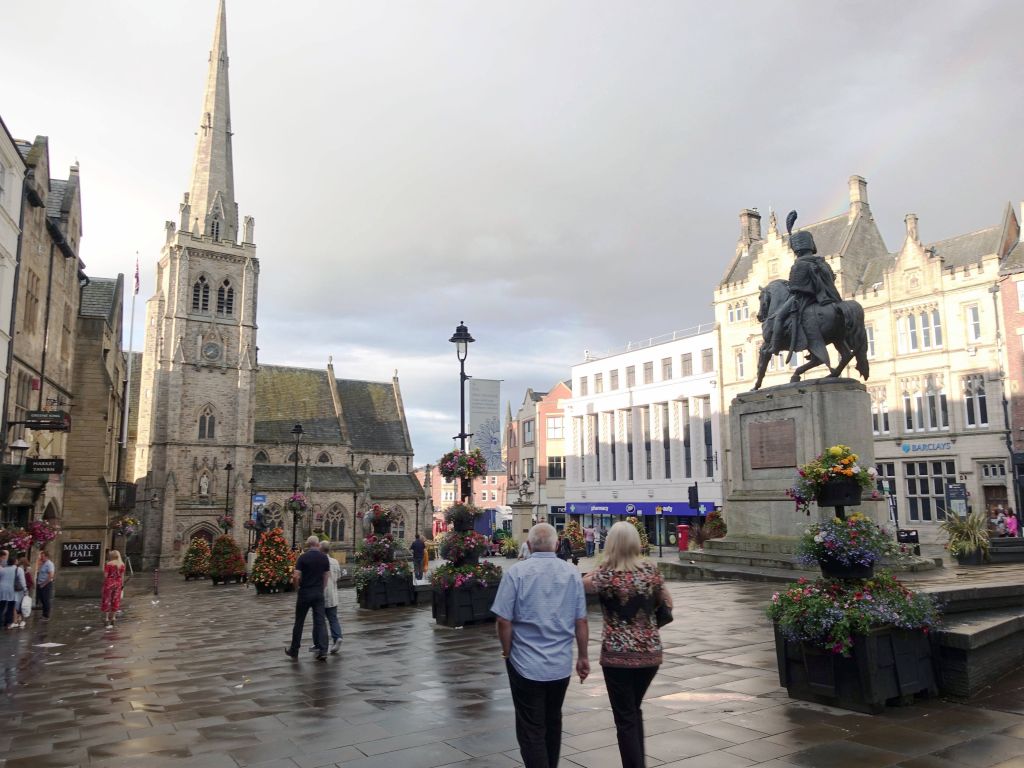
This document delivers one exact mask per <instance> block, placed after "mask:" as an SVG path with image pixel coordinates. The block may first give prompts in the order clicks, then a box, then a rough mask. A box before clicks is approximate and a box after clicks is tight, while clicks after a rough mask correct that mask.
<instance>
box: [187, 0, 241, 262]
mask: <svg viewBox="0 0 1024 768" xmlns="http://www.w3.org/2000/svg"><path fill="white" fill-rule="evenodd" d="M226 15H227V14H226V10H225V7H224V0H220V4H219V7H218V9H217V23H216V24H215V25H214V28H213V46H212V48H211V49H210V70H209V73H208V74H207V77H206V93H205V95H204V96H203V111H202V113H201V114H200V117H199V130H198V131H197V133H196V154H195V160H194V161H193V163H192V190H191V193H190V195H189V200H188V201H187V203H188V205H189V207H190V209H191V216H192V221H191V222H190V226H189V229H190V230H191V231H192V232H193V234H201V235H205V236H207V237H213V238H214V239H217V240H228V241H230V242H235V241H237V239H238V205H237V204H236V203H235V175H234V168H233V165H232V159H231V103H230V98H229V94H228V29H227V19H226Z"/></svg>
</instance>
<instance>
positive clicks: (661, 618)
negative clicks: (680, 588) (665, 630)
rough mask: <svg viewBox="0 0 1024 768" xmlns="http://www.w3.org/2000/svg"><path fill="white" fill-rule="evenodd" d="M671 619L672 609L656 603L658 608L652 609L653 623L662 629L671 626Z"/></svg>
mask: <svg viewBox="0 0 1024 768" xmlns="http://www.w3.org/2000/svg"><path fill="white" fill-rule="evenodd" d="M673 618H674V617H673V616H672V609H671V608H669V607H668V606H667V605H666V604H665V603H658V607H657V608H655V609H654V621H655V623H656V624H657V625H658V627H664V626H665V625H666V624H671V623H672V619H673Z"/></svg>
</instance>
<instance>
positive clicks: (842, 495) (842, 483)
mask: <svg viewBox="0 0 1024 768" xmlns="http://www.w3.org/2000/svg"><path fill="white" fill-rule="evenodd" d="M861 490H862V488H861V484H860V483H859V482H857V479H856V478H854V477H847V478H843V479H842V480H832V481H830V482H828V483H825V485H823V486H822V488H821V490H820V491H818V497H817V501H818V506H819V507H856V506H859V505H860V499H861Z"/></svg>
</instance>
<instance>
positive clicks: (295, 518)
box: [292, 424, 302, 549]
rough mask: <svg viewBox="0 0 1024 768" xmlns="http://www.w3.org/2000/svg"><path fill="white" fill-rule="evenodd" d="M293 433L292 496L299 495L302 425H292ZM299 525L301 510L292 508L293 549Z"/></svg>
mask: <svg viewBox="0 0 1024 768" xmlns="http://www.w3.org/2000/svg"><path fill="white" fill-rule="evenodd" d="M292 434H293V435H295V475H294V476H293V479H292V497H293V498H294V497H295V496H298V495H299V440H300V439H302V425H301V424H296V425H295V426H294V427H292ZM298 527H299V510H297V509H293V510H292V549H298V544H297V543H296V541H295V535H296V531H297V529H298Z"/></svg>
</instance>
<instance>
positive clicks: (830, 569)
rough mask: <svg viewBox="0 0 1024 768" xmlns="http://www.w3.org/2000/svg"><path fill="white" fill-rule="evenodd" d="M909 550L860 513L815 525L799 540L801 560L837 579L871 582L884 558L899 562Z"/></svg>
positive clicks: (892, 535) (885, 529) (797, 554)
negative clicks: (868, 579) (868, 580)
mask: <svg viewBox="0 0 1024 768" xmlns="http://www.w3.org/2000/svg"><path fill="white" fill-rule="evenodd" d="M905 554H906V547H905V546H901V545H900V544H897V543H896V538H895V534H894V533H893V531H892V530H891V529H890V528H889V527H888V526H886V527H880V526H878V525H876V524H875V523H874V522H873V521H871V520H869V519H868V518H867V517H865V516H864V515H862V514H860V513H856V512H855V513H854V514H852V515H850V516H849V517H847V518H845V519H843V520H840V519H839V518H838V517H836V518H832V519H831V520H823V521H821V522H819V523H812V524H811V525H810V526H809V527H808V528H807V530H806V531H804V533H803V535H802V536H801V537H800V539H799V540H798V541H797V545H796V556H797V561H798V562H800V563H803V564H804V565H813V564H815V563H817V564H818V566H819V567H820V568H821V573H822V575H823V576H826V577H829V578H835V579H867V578H871V576H872V575H873V573H874V569H875V564H876V563H877V562H878V561H879V560H881V559H882V558H883V557H889V558H893V559H898V558H900V557H903V556H904V555H905Z"/></svg>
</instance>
